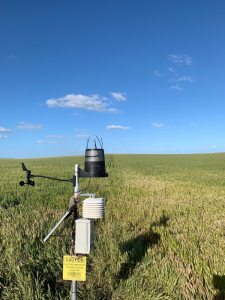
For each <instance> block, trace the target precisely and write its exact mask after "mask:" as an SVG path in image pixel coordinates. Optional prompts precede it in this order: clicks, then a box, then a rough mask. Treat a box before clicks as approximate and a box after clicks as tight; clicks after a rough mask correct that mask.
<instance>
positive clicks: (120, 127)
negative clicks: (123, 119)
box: [106, 125, 131, 129]
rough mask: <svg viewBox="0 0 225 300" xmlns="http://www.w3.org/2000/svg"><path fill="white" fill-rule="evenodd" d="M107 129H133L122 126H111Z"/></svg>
mask: <svg viewBox="0 0 225 300" xmlns="http://www.w3.org/2000/svg"><path fill="white" fill-rule="evenodd" d="M106 129H131V128H130V127H124V126H120V125H110V126H107V127H106Z"/></svg>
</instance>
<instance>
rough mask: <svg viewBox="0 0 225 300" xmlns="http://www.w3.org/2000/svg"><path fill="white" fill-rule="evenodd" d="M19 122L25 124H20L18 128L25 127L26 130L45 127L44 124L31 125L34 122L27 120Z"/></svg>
mask: <svg viewBox="0 0 225 300" xmlns="http://www.w3.org/2000/svg"><path fill="white" fill-rule="evenodd" d="M19 124H23V125H20V126H16V128H17V129H25V130H42V128H43V127H44V126H43V125H40V124H38V125H31V124H32V123H27V122H19Z"/></svg>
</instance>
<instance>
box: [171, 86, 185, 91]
mask: <svg viewBox="0 0 225 300" xmlns="http://www.w3.org/2000/svg"><path fill="white" fill-rule="evenodd" d="M170 89H175V90H183V88H182V87H179V86H178V85H175V86H174V85H172V86H171V87H170Z"/></svg>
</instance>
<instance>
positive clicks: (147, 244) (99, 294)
mask: <svg viewBox="0 0 225 300" xmlns="http://www.w3.org/2000/svg"><path fill="white" fill-rule="evenodd" d="M21 162H24V163H25V165H26V167H27V168H28V169H30V170H32V174H35V175H45V176H49V177H56V178H60V179H72V177H73V175H74V165H75V164H79V165H80V167H81V168H82V169H83V168H84V156H77V157H55V158H39V159H23V160H22V159H1V160H0V255H1V259H0V299H3V300H14V299H15V300H17V299H21V300H31V299H43V300H47V299H63V300H64V299H65V300H67V299H68V300H69V299H70V297H71V296H70V292H71V281H64V280H63V276H62V267H63V256H64V255H68V254H69V251H70V247H71V241H70V238H68V237H64V238H59V237H51V238H49V240H47V241H46V242H45V243H43V239H44V237H45V236H46V235H47V233H48V232H49V231H50V230H51V229H52V228H53V227H54V225H55V224H56V223H57V222H58V221H59V219H60V218H61V217H62V216H63V215H64V213H65V212H66V211H67V210H68V206H69V199H70V197H71V196H72V195H73V185H72V183H70V182H60V181H54V180H50V179H44V178H34V179H32V180H34V181H35V186H34V187H32V186H27V185H25V186H23V187H21V186H20V185H19V182H20V181H21V180H24V181H25V180H26V172H23V171H22V167H21ZM106 170H107V172H108V173H109V177H108V178H93V179H91V183H90V186H89V188H88V190H86V191H85V192H89V193H91V192H95V193H96V197H102V198H103V199H104V200H105V217H104V218H102V219H98V220H95V227H94V230H95V235H94V238H95V241H94V248H93V249H92V251H91V254H90V255H86V256H87V275H86V282H79V283H78V297H79V299H101V300H103V299H105V300H110V299H112V300H116V299H117V300H130V299H140V300H144V299H154V300H159V299H162V300H163V299H174V300H176V299H207V300H208V299H214V300H219V299H221V300H222V299H225V236H224V233H225V153H217V154H196V155H106ZM88 182H89V180H88V179H83V178H82V179H80V186H81V190H82V189H83V188H85V187H86V186H88ZM80 200H81V202H82V201H83V200H84V198H83V197H82V198H81V197H80ZM79 215H80V216H82V206H80V205H79ZM71 220H72V217H70V218H68V219H66V220H65V221H64V222H63V223H62V224H61V225H60V226H59V227H58V228H57V230H56V232H55V234H71Z"/></svg>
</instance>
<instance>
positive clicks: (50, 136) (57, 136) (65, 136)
mask: <svg viewBox="0 0 225 300" xmlns="http://www.w3.org/2000/svg"><path fill="white" fill-rule="evenodd" d="M46 138H55V139H67V138H69V136H68V135H46Z"/></svg>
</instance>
